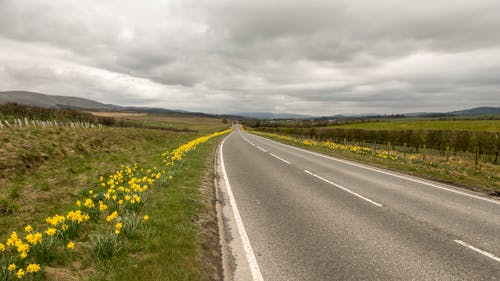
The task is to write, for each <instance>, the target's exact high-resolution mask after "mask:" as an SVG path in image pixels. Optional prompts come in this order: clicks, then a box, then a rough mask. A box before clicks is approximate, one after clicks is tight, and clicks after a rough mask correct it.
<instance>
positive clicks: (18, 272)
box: [16, 268, 25, 279]
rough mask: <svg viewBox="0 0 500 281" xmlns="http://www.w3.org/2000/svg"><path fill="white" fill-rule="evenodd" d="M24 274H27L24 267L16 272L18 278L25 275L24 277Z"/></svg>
mask: <svg viewBox="0 0 500 281" xmlns="http://www.w3.org/2000/svg"><path fill="white" fill-rule="evenodd" d="M24 274H25V273H24V270H23V269H22V268H21V269H19V270H18V271H17V273H16V277H17V279H21V278H23V277H24Z"/></svg>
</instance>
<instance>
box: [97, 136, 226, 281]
mask: <svg viewBox="0 0 500 281" xmlns="http://www.w3.org/2000/svg"><path fill="white" fill-rule="evenodd" d="M222 137H223V136H221V137H217V138H214V139H211V140H209V141H207V142H206V143H203V144H201V145H199V147H198V148H197V149H196V151H193V152H192V153H190V154H189V155H188V156H186V159H185V160H184V161H183V162H182V164H181V165H180V166H178V167H176V168H175V169H174V170H173V174H172V175H173V179H172V181H171V182H169V184H168V185H165V183H161V186H159V188H154V190H152V191H151V192H150V193H149V194H148V196H149V197H150V198H149V204H148V206H147V207H146V209H145V211H146V212H147V213H148V214H150V217H151V223H149V224H148V229H147V231H143V232H140V233H139V234H138V236H137V238H136V239H134V240H133V241H132V242H130V243H131V244H130V245H127V247H126V249H125V250H123V251H122V252H121V253H120V254H119V255H118V256H117V257H116V258H114V259H113V261H112V262H111V264H109V265H108V266H107V267H105V268H103V270H101V271H99V272H97V273H96V274H95V275H94V276H92V277H91V278H90V279H89V280H93V281H97V280H125V281H126V280H137V279H140V280H172V281H174V280H175V281H178V280H220V279H219V278H220V274H221V271H220V270H221V267H220V251H219V245H218V230H217V223H216V215H215V210H214V186H213V159H214V153H215V149H216V144H217V143H218V141H219V140H220V139H221V138H222Z"/></svg>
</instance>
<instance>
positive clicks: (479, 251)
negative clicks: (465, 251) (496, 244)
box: [453, 240, 500, 262]
mask: <svg viewBox="0 0 500 281" xmlns="http://www.w3.org/2000/svg"><path fill="white" fill-rule="evenodd" d="M453 241H455V242H456V243H458V244H460V245H462V246H464V247H467V248H469V249H471V250H473V251H476V252H478V253H480V254H481V255H484V256H487V257H488V258H490V259H492V260H495V261H497V262H500V258H499V257H496V256H495V255H493V254H491V253H488V252H486V251H483V250H481V249H479V248H476V247H474V246H472V245H471V244H469V243H466V242H464V241H462V240H453Z"/></svg>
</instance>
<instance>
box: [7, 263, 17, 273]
mask: <svg viewBox="0 0 500 281" xmlns="http://www.w3.org/2000/svg"><path fill="white" fill-rule="evenodd" d="M16 268H17V266H16V264H14V263H11V264H9V266H8V267H7V270H8V271H14V270H16Z"/></svg>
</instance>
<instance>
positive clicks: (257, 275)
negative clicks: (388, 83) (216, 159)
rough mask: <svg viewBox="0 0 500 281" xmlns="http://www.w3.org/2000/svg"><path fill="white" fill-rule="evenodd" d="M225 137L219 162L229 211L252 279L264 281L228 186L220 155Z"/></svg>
mask: <svg viewBox="0 0 500 281" xmlns="http://www.w3.org/2000/svg"><path fill="white" fill-rule="evenodd" d="M226 139H227V137H226V138H225V139H224V140H223V141H222V143H221V145H220V161H221V168H222V177H223V178H224V184H225V186H226V191H227V195H228V197H229V203H230V204H231V209H232V210H233V214H234V219H235V221H236V227H237V228H238V232H239V234H240V237H241V242H242V243H243V248H244V250H245V255H246V257H247V261H248V265H249V266H250V271H251V273H252V277H253V280H254V281H264V278H262V273H261V272H260V269H259V264H258V263H257V259H256V258H255V254H254V253H253V249H252V245H251V244H250V240H249V239H248V235H247V232H246V230H245V226H244V225H243V221H242V220H241V216H240V212H239V211H238V206H237V205H236V200H235V199H234V195H233V191H232V190H231V185H230V184H229V179H228V177H227V172H226V166H225V164H224V156H223V154H222V149H223V147H224V142H226Z"/></svg>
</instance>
